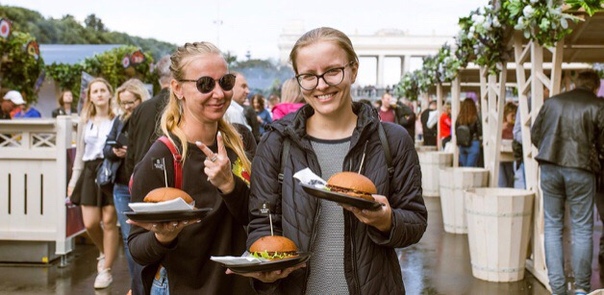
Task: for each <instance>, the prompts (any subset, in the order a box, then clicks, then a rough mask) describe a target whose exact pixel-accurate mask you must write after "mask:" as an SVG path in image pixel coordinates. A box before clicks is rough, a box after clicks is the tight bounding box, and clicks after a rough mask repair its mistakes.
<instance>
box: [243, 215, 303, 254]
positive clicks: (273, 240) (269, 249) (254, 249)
mask: <svg viewBox="0 0 604 295" xmlns="http://www.w3.org/2000/svg"><path fill="white" fill-rule="evenodd" d="M260 212H261V213H267V214H268V218H269V222H270V227H271V235H270V236H264V237H261V238H259V239H258V240H256V241H255V242H254V243H253V244H252V245H251V246H250V249H249V252H250V254H251V255H252V256H254V257H256V258H264V259H268V260H278V259H285V258H293V257H297V256H298V246H296V244H295V243H294V241H292V240H290V239H288V238H286V237H284V236H275V235H274V233H273V218H272V216H271V212H270V209H269V208H268V205H267V204H263V206H262V208H261V209H260Z"/></svg>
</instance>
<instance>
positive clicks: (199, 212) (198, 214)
mask: <svg viewBox="0 0 604 295" xmlns="http://www.w3.org/2000/svg"><path fill="white" fill-rule="evenodd" d="M210 211H212V208H202V209H193V210H180V211H161V212H124V214H125V215H126V217H128V218H130V219H132V220H134V221H136V222H168V221H179V220H189V219H196V218H204V217H205V216H206V215H207V214H208V213H210Z"/></svg>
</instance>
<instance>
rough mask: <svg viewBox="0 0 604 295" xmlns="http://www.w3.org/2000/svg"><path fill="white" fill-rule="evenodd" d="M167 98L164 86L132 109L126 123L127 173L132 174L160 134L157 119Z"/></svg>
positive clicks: (168, 90) (166, 89)
mask: <svg viewBox="0 0 604 295" xmlns="http://www.w3.org/2000/svg"><path fill="white" fill-rule="evenodd" d="M169 98H170V89H169V88H164V89H162V90H161V91H160V92H159V93H158V94H157V95H155V96H154V97H152V98H151V99H149V100H147V101H144V102H143V103H141V104H140V105H139V106H138V107H136V108H135V109H134V111H132V115H131V116H130V120H129V121H130V123H129V124H128V125H129V126H128V153H126V171H127V172H128V174H132V171H134V166H135V165H136V164H137V163H138V162H140V160H142V159H143V157H144V156H145V153H146V152H147V151H148V150H149V148H150V147H151V145H152V144H153V142H155V140H156V139H157V138H158V137H159V135H160V134H161V130H158V129H159V128H158V126H159V120H160V118H161V115H162V112H163V109H164V107H165V106H166V104H167V103H168V99H169Z"/></svg>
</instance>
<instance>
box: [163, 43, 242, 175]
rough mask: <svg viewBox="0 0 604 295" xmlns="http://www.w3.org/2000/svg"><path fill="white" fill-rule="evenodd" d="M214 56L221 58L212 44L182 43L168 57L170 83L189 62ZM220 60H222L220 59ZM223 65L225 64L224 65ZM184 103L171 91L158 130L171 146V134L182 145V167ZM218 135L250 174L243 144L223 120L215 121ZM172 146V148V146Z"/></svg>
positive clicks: (220, 53) (184, 159)
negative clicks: (196, 58)
mask: <svg viewBox="0 0 604 295" xmlns="http://www.w3.org/2000/svg"><path fill="white" fill-rule="evenodd" d="M211 54H215V55H218V56H221V57H222V52H221V51H220V49H218V48H217V47H216V46H214V44H212V43H209V42H194V43H185V45H184V46H180V47H178V49H176V51H175V52H174V53H173V54H172V56H171V57H170V60H171V61H172V63H171V65H170V71H171V72H172V79H174V80H176V81H180V80H182V79H184V78H185V77H184V75H185V68H186V67H187V66H188V65H189V63H190V62H191V60H193V59H194V58H195V57H197V56H204V55H211ZM223 59H224V57H223ZM225 64H226V61H225ZM184 107H185V106H184V103H182V101H181V100H179V99H178V98H177V97H176V94H174V91H173V90H170V99H169V101H168V104H167V105H166V108H165V109H164V112H163V115H162V117H161V123H160V126H161V130H162V132H163V133H164V134H165V135H166V136H167V137H168V138H169V139H170V141H172V142H173V143H174V140H173V139H172V137H171V134H174V135H175V136H176V137H178V139H179V140H180V142H181V143H182V153H181V155H182V161H183V164H184V162H185V161H186V158H187V149H188V148H187V142H188V140H187V136H186V135H185V133H184V131H183V130H182V128H181V124H182V120H181V119H182V114H183V111H182V108H184ZM218 131H220V132H221V133H222V139H223V140H224V145H225V147H227V148H230V149H232V150H233V151H234V152H235V153H236V154H237V157H239V159H241V163H242V165H243V168H244V169H245V170H246V171H252V170H251V167H252V165H251V163H250V160H249V159H248V158H247V156H246V155H245V149H244V147H243V141H242V140H241V136H240V135H239V133H238V132H237V130H235V128H234V127H233V125H231V124H230V123H228V122H227V121H226V120H225V119H224V117H223V118H220V120H218ZM175 146H176V144H175Z"/></svg>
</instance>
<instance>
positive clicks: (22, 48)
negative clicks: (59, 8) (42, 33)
mask: <svg viewBox="0 0 604 295" xmlns="http://www.w3.org/2000/svg"><path fill="white" fill-rule="evenodd" d="M31 41H35V38H34V37H33V36H32V35H30V34H27V33H22V32H17V31H14V30H13V32H12V33H11V35H9V36H8V38H7V39H0V53H2V60H1V63H0V75H1V76H0V77H1V80H0V85H1V86H2V88H3V89H12V90H17V91H20V92H21V93H22V94H23V98H24V99H25V101H27V102H28V103H32V102H36V101H37V100H38V94H37V89H36V81H37V80H38V78H39V77H40V74H41V73H42V71H43V69H44V61H43V60H42V57H40V56H39V51H38V53H37V55H38V58H37V59H36V58H35V57H34V56H33V55H32V54H30V53H28V50H27V44H28V43H29V42H31Z"/></svg>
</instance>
